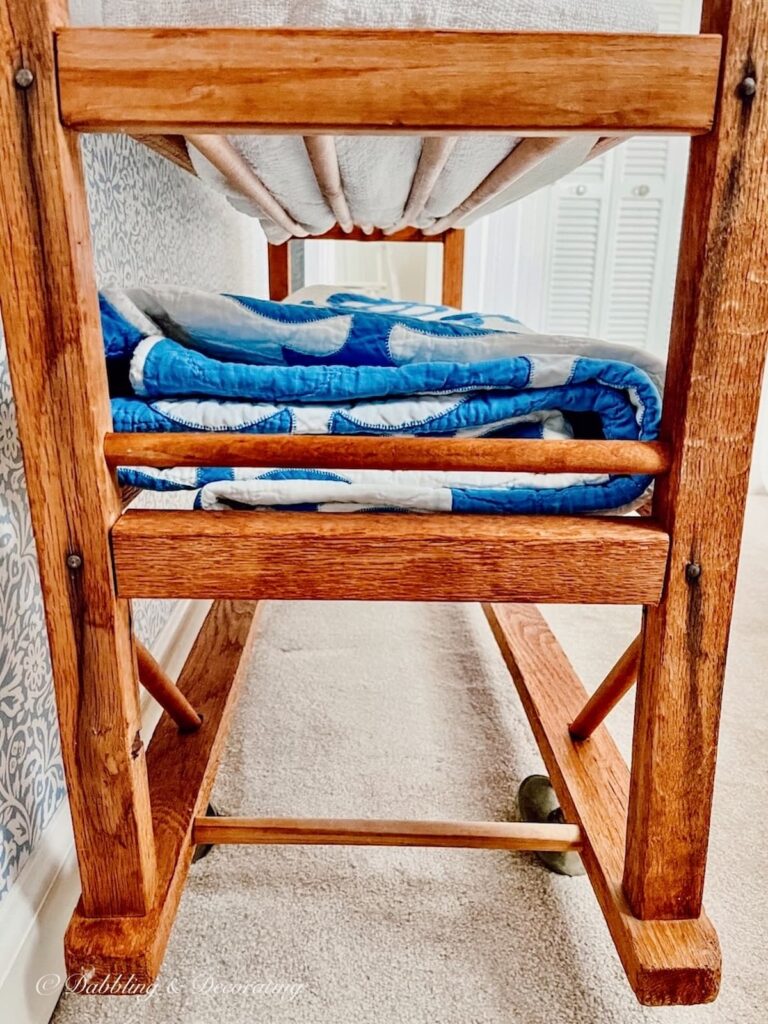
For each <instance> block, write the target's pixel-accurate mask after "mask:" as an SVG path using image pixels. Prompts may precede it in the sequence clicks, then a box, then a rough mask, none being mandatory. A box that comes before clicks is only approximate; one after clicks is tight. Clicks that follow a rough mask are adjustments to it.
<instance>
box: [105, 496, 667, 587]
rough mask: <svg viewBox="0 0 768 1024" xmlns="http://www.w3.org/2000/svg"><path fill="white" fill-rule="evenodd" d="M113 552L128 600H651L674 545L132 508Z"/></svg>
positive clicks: (636, 535)
mask: <svg viewBox="0 0 768 1024" xmlns="http://www.w3.org/2000/svg"><path fill="white" fill-rule="evenodd" d="M112 546H113V552H114V559H115V571H116V573H117V580H118V593H119V594H120V595H121V596H122V597H169V596H174V597H200V598H202V597H221V596H230V597H238V598H253V599H255V598H267V597H269V598H276V599H282V600H299V601H301V600H358V601H376V600H381V601H387V600H389V601H392V600H394V601H480V600H489V601H490V600H493V601H496V600H504V601H507V600H515V601H517V600H520V601H545V602H547V601H551V602H562V601H568V602H577V601H583V602H585V603H594V602H597V603H606V604H637V603H646V604H653V603H654V602H656V601H658V600H659V598H660V596H661V587H662V583H663V579H664V572H665V568H666V559H667V546H668V538H667V536H666V535H665V534H664V533H663V532H662V531H660V530H659V529H658V527H657V526H656V525H655V524H654V523H652V522H649V521H647V520H641V519H628V518H618V519H613V518H608V517H605V518H603V517H591V518H579V517H575V516H574V517H570V516H562V517H561V516H472V515H440V514H425V515H388V514H387V513H371V514H366V515H338V514H335V513H317V512H292V513H290V514H280V513H276V512H253V511H246V512H242V511H226V512H206V513H205V515H202V514H201V513H199V512H194V511H188V512H186V511H185V512H178V511H144V510H131V509H129V510H128V511H127V512H126V513H124V515H123V517H122V518H121V519H120V521H119V522H118V523H117V524H116V525H115V527H114V529H113V531H112ZM158 566H162V572H158V569H157V567H158ZM628 566H631V571H628Z"/></svg>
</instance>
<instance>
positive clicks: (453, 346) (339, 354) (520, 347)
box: [101, 287, 663, 513]
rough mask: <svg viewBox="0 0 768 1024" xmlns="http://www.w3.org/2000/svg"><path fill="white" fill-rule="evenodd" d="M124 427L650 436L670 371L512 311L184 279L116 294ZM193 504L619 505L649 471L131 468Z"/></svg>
mask: <svg viewBox="0 0 768 1024" xmlns="http://www.w3.org/2000/svg"><path fill="white" fill-rule="evenodd" d="M101 314H102V327H103V333H104V343H105V348H106V355H107V366H108V372H109V378H110V388H111V392H112V396H113V397H112V413H113V418H114V424H115V430H118V431H195V430H200V431H233V432H242V433H252V434H259V433H263V434H287V433H295V434H379V435H392V434H401V435H419V436H427V437H492V438H572V437H576V436H578V437H598V438H599V437H604V438H608V439H636V440H645V441H650V440H653V439H655V438H656V436H657V430H658V425H659V416H660V405H661V402H660V392H661V387H662V384H663V365H662V364H661V363H660V362H659V361H658V360H656V359H655V358H653V357H652V356H650V355H649V354H648V353H647V352H644V351H642V350H635V349H631V348H628V347H627V346H623V345H618V344H609V343H605V342H597V341H590V340H586V339H574V338H563V337H555V336H550V335H540V334H535V333H533V332H531V331H529V330H527V329H526V328H525V327H523V326H522V325H521V324H520V323H518V322H517V321H515V320H513V319H511V318H509V317H498V316H481V315H479V314H468V313H458V312H456V311H455V310H450V309H448V308H447V307H443V306H426V305H417V304H414V303H407V302H394V301H390V300H385V299H369V298H363V297H361V296H358V295H351V294H344V293H336V294H330V295H328V296H327V297H326V298H325V301H324V304H322V305H320V304H317V303H315V302H299V303H295V304H285V303H276V302H269V301H265V300H261V299H253V298H248V297H246V296H236V295H219V294H211V293H206V292H199V291H193V290H189V289H183V288H176V287H159V288H133V289H128V290H125V291H123V290H117V289H106V290H105V291H104V292H103V293H102V295H101ZM120 479H121V482H122V483H124V484H129V485H135V486H139V487H142V488H151V489H154V490H182V491H187V492H189V493H190V497H191V503H193V504H194V507H196V508H201V509H209V510H219V509H229V508H254V509H267V508H280V509H284V510H298V509H300V510H308V509H311V510H318V511H328V512H347V511H371V510H393V511H405V510H416V511H425V512H426V511H445V512H450V511H453V512H483V513H489V512H491V513H492V512H498V513H577V512H601V511H608V510H624V509H627V508H630V507H631V506H632V505H633V503H637V502H638V500H639V499H640V498H641V496H642V495H643V494H644V492H645V491H646V490H647V488H648V486H649V485H650V483H651V480H650V478H648V477H644V476H612V475H607V474H606V475H602V474H589V475H576V474H565V473H561V474H532V473H515V472H509V473H506V472H496V473H487V472H484V473H472V472H440V471H428V472H418V471H380V470H359V471H348V470H334V469H333V467H328V468H326V467H318V469H317V470H306V469H292V468H290V467H286V468H284V469H274V468H270V469H265V468H261V469H260V468H258V467H256V468H253V469H232V468H226V467H222V468H214V469H210V468H200V469H185V468H176V469H166V470H155V469H142V468H139V469H127V468H124V469H121V470H120Z"/></svg>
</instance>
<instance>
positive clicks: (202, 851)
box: [192, 804, 226, 864]
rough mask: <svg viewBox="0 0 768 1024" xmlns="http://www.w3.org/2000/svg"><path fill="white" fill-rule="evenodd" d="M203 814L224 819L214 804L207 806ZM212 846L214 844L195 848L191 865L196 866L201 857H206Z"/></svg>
mask: <svg viewBox="0 0 768 1024" xmlns="http://www.w3.org/2000/svg"><path fill="white" fill-rule="evenodd" d="M205 813H206V815H207V816H208V817H209V818H226V814H225V813H224V811H222V810H221V808H220V807H217V806H216V805H215V804H208V807H207V808H206V811H205ZM214 846H215V843H201V844H200V845H199V846H196V847H195V852H194V853H193V854H192V863H193V864H197V862H198V861H199V860H202V859H203V857H207V856H208V854H209V853H210V852H211V850H212V849H213V847H214Z"/></svg>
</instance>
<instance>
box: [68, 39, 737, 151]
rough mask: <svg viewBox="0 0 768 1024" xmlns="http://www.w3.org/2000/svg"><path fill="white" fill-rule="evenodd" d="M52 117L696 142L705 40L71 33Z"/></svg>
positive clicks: (190, 125)
mask: <svg viewBox="0 0 768 1024" xmlns="http://www.w3.org/2000/svg"><path fill="white" fill-rule="evenodd" d="M57 46H58V63H59V87H60V101H61V116H62V119H63V122H64V123H65V124H67V125H69V126H70V127H73V128H78V129H79V130H82V131H120V130H123V129H126V130H129V131H133V132H140V133H143V134H153V133H156V132H159V133H169V132H170V133H174V132H186V131H199V132H209V131H226V132H238V131H259V132H280V133H300V134H303V135H312V134H333V133H359V134H369V133H371V132H385V133H387V134H393V133H401V132H429V133H430V134H431V133H434V134H448V135H452V134H456V133H457V132H463V131H486V132H487V131H503V132H510V133H513V134H517V135H524V134H533V135H557V134H560V133H569V132H580V131H584V132H590V133H598V134H601V135H611V134H625V133H637V132H665V133H666V132H684V133H696V132H702V131H707V130H708V129H709V127H710V125H711V123H712V118H713V111H714V103H715V94H716V88H717V75H718V69H719V60H720V40H719V39H718V38H717V37H716V36H681V35H674V36H662V35H622V34H611V35H605V34H601V33H585V34H580V33H556V32H540V33H535V32H530V33H528V32H449V31H428V30H414V29H409V30H407V31H396V30H392V29H388V30H373V29H371V30H368V29H345V30H344V31H338V30H336V31H334V30H323V29H286V28H279V29H257V28H226V29H224V28H200V29H180V28H175V29H169V28H132V29H129V28H69V29H65V30H63V31H61V32H59V33H58V37H57Z"/></svg>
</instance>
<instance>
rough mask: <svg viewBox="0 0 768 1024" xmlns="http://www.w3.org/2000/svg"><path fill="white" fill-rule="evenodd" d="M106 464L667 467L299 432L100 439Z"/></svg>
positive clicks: (524, 444)
mask: <svg viewBox="0 0 768 1024" xmlns="http://www.w3.org/2000/svg"><path fill="white" fill-rule="evenodd" d="M104 455H105V457H106V460H107V462H108V464H109V465H110V466H157V467H168V466H258V467H266V466H293V467H300V468H316V469H317V468H323V469H444V470H497V471H506V472H512V471H519V472H524V473H613V474H616V473H641V474H644V475H646V474H647V475H650V476H657V475H659V474H662V473H666V472H667V470H668V468H669V462H670V453H669V449H668V448H667V446H666V445H664V444H661V443H657V442H647V441H536V440H533V439H530V440H512V441H510V440H502V439H500V438H499V439H491V438H479V439H474V438H472V439H468V438H434V437H430V438H424V437H360V436H353V437H349V436H347V437H333V436H323V435H300V434H227V433H219V434H208V433H193V434H107V436H106V437H105V439H104Z"/></svg>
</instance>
